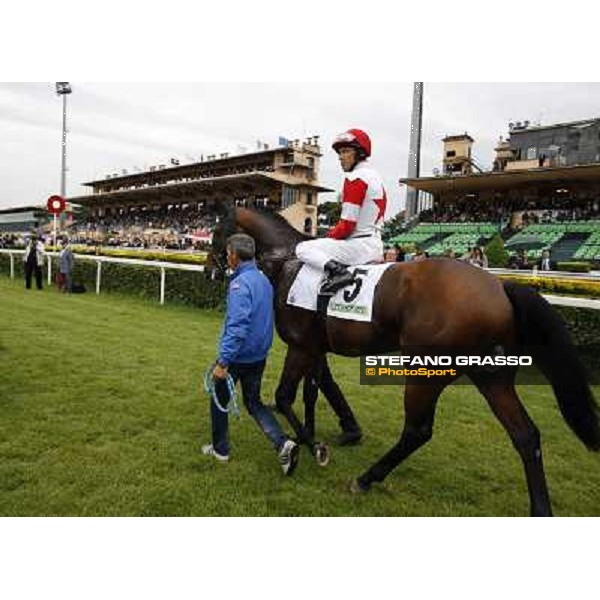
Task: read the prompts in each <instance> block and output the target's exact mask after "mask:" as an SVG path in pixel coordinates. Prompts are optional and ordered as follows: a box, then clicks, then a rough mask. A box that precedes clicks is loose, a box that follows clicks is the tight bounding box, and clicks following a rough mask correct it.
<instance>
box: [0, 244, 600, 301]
mask: <svg viewBox="0 0 600 600" xmlns="http://www.w3.org/2000/svg"><path fill="white" fill-rule="evenodd" d="M24 252H25V251H24V250H6V249H0V253H2V254H8V255H9V256H10V276H11V278H14V276H15V269H14V261H15V255H19V260H22V259H21V258H20V255H22V254H24ZM58 255H59V253H58V252H47V253H46V256H52V257H55V258H56V257H58ZM75 258H76V259H78V260H79V259H82V260H92V261H95V262H96V265H97V266H96V294H99V293H100V288H101V284H102V263H114V264H115V263H116V264H123V265H138V266H143V267H151V268H154V269H160V303H161V304H164V303H165V288H166V269H174V270H178V271H196V272H203V271H204V270H205V269H204V266H203V265H185V264H178V263H172V262H166V261H157V260H139V259H137V258H115V257H112V256H94V255H89V254H75ZM46 263H47V270H48V285H50V284H51V283H52V261H50V260H47V261H46ZM487 271H489V272H490V273H493V274H494V275H524V276H529V277H548V278H561V279H564V278H565V277H568V278H569V279H579V280H584V281H595V282H598V281H600V276H599V275H598V274H592V273H568V272H565V271H521V270H514V269H487ZM542 295H543V297H544V298H546V300H548V302H550V304H557V305H560V306H573V307H576V308H593V309H596V310H600V299H593V298H580V297H575V296H556V295H553V294H542Z"/></svg>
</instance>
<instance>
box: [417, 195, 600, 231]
mask: <svg viewBox="0 0 600 600" xmlns="http://www.w3.org/2000/svg"><path fill="white" fill-rule="evenodd" d="M515 213H522V218H523V224H524V225H529V224H531V223H552V222H556V221H559V222H564V221H581V220H588V219H594V218H598V217H600V200H599V199H590V200H586V201H581V200H577V201H576V200H574V199H572V198H567V197H564V198H563V197H560V196H557V197H555V198H552V199H549V200H548V201H547V202H544V203H540V202H539V201H538V200H528V199H526V198H518V199H507V198H503V199H497V200H489V201H483V200H482V201H478V200H474V199H473V198H461V199H460V200H457V201H456V202H450V203H443V204H441V205H438V206H436V207H435V208H434V209H430V210H426V211H423V212H421V214H420V215H419V218H420V221H421V222H436V223H463V222H470V223H481V222H491V223H508V222H509V221H510V220H511V217H512V215H513V214H515Z"/></svg>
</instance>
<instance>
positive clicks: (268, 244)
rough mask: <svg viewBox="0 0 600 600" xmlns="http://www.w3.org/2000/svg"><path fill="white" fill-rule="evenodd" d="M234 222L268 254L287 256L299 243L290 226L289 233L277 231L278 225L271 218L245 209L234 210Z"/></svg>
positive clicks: (294, 231)
mask: <svg viewBox="0 0 600 600" xmlns="http://www.w3.org/2000/svg"><path fill="white" fill-rule="evenodd" d="M236 222H237V224H238V225H239V226H240V227H241V228H242V229H243V230H244V231H245V232H246V233H247V234H248V235H250V236H252V237H253V238H254V239H255V240H256V242H257V244H258V245H259V246H260V247H261V248H262V250H263V251H266V252H267V253H268V254H274V255H284V254H289V253H290V252H291V251H292V250H293V249H294V247H295V246H296V244H297V243H298V242H299V241H300V239H297V238H298V235H297V232H296V230H295V229H294V228H293V227H292V226H291V225H290V226H289V229H290V230H289V232H288V231H279V229H280V224H279V223H276V222H275V220H274V219H273V218H272V217H270V216H269V215H266V214H261V213H258V212H256V211H252V210H248V209H246V208H237V209H236ZM294 234H296V235H294Z"/></svg>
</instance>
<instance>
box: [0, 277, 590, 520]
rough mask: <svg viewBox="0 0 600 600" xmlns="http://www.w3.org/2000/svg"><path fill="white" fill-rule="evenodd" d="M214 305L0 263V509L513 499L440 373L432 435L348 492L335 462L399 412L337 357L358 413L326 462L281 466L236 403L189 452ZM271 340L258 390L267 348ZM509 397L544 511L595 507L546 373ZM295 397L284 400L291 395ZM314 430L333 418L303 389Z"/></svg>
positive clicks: (268, 385)
mask: <svg viewBox="0 0 600 600" xmlns="http://www.w3.org/2000/svg"><path fill="white" fill-rule="evenodd" d="M221 317H222V315H220V314H219V313H216V312H209V311H200V310H196V309H191V308H186V307H174V306H168V307H161V306H159V305H157V304H153V303H150V302H146V301H142V300H136V299H131V298H127V297H122V296H114V295H113V296H96V295H94V294H91V293H88V294H84V295H74V296H62V295H59V294H57V293H56V292H55V290H54V289H44V291H42V292H38V291H37V290H30V291H26V290H24V289H23V288H22V284H21V282H20V281H11V280H9V279H7V278H5V277H0V515H3V516H15V515H45V516H49V515H123V516H135V515H148V516H150V515H182V516H183V515H257V516H258V515H373V516H375V515H445V516H452V515H526V514H527V513H528V497H527V491H526V485H525V480H524V475H523V472H522V468H521V464H520V460H519V458H518V456H517V454H516V452H515V451H514V450H513V448H512V446H511V445H510V442H509V441H508V438H507V437H506V435H505V433H504V431H503V430H502V429H501V427H500V425H499V424H498V423H497V421H496V420H495V419H494V418H493V416H492V415H491V413H490V411H489V409H488V408H487V405H486V404H485V401H484V400H483V398H481V396H479V395H478V394H477V393H476V392H475V391H474V390H473V389H472V388H469V387H454V388H451V389H448V390H447V391H446V392H445V393H444V395H443V397H442V399H441V401H440V405H439V409H438V416H437V420H436V430H435V434H434V437H433V440H432V442H431V443H430V444H429V445H428V446H426V447H425V448H423V449H422V450H421V451H419V452H418V453H417V454H415V455H414V456H413V457H411V458H410V459H408V460H407V461H406V462H405V463H404V464H403V465H401V466H400V467H399V468H398V469H397V470H396V471H394V472H393V473H392V474H391V475H390V476H389V477H388V479H387V480H386V481H385V482H384V483H383V484H381V485H378V486H376V487H374V489H373V490H372V491H371V492H370V493H369V494H366V495H363V496H359V497H355V496H352V495H350V494H349V493H348V492H347V491H346V490H347V485H348V482H349V481H350V479H351V478H353V477H355V476H356V475H358V474H360V473H361V472H362V471H363V470H364V469H365V467H367V466H368V465H370V464H371V463H372V462H373V461H374V460H375V459H376V458H378V457H379V456H380V455H381V454H383V453H384V452H385V451H386V450H387V449H389V447H390V446H391V445H392V444H393V443H394V441H395V440H396V438H397V435H398V432H399V429H400V426H401V421H402V403H401V401H400V390H398V389H396V388H393V387H387V386H379V387H366V386H360V385H359V384H358V366H357V363H356V361H354V360H351V359H341V358H335V359H333V360H332V366H333V371H334V374H335V375H336V376H337V378H338V380H339V381H340V382H341V385H342V387H343V389H344V390H345V392H346V393H347V397H348V399H349V401H350V403H351V404H352V406H353V408H354V409H355V412H356V414H357V417H358V419H359V421H360V423H361V425H362V426H363V428H364V431H365V440H364V442H363V444H361V445H360V446H357V447H353V448H337V447H335V446H334V447H333V456H332V461H331V463H330V465H329V466H328V467H327V468H324V469H323V468H319V467H318V466H317V465H316V464H315V463H314V461H313V459H312V457H311V456H310V453H309V452H308V451H307V450H306V449H303V451H302V454H301V462H300V465H299V467H298V470H297V471H296V473H295V475H294V477H293V478H289V479H286V478H284V477H283V476H282V474H281V472H280V470H279V466H278V464H277V462H276V457H275V454H274V452H273V450H272V449H271V447H270V445H269V444H268V443H267V441H266V439H264V438H263V437H262V435H261V434H260V432H259V431H258V429H257V427H256V426H255V424H254V422H253V421H252V420H251V418H250V417H249V416H248V415H247V414H246V413H244V414H243V416H242V420H241V421H236V420H233V421H232V423H231V440H232V459H231V462H230V463H229V464H226V465H222V464H215V463H214V462H213V461H212V460H210V459H208V458H206V457H203V456H201V455H200V454H199V447H200V445H201V443H203V442H206V441H208V440H209V430H210V425H209V420H208V401H207V398H206V397H205V395H204V393H203V391H202V389H201V386H200V383H199V382H200V379H201V374H202V373H203V370H204V369H205V368H206V366H207V365H208V364H209V363H210V362H211V360H212V359H213V358H214V351H215V345H216V341H217V337H218V334H219V330H220V323H221ZM283 350H284V347H283V345H282V344H281V343H280V342H279V341H278V342H277V343H276V344H275V347H274V349H273V351H272V354H271V357H270V361H269V363H268V367H267V371H266V375H265V379H264V391H263V399H264V400H266V401H269V402H270V401H272V398H273V393H274V390H275V385H276V382H277V377H278V373H279V372H280V369H281V365H282V361H283ZM522 397H523V399H524V401H525V404H526V405H527V407H528V410H529V412H530V414H531V416H532V417H533V419H534V420H535V421H536V423H537V425H538V426H539V428H540V430H541V432H542V440H543V450H544V455H545V461H546V473H547V477H548V483H549V487H550V494H551V497H552V500H553V505H554V511H555V514H557V515H600V457H599V456H597V455H592V454H590V453H589V452H587V451H586V450H585V449H584V447H583V446H582V445H581V444H580V443H579V441H578V440H576V438H575V437H574V436H573V435H572V434H571V432H570V431H569V430H568V429H567V427H566V425H565V424H564V422H563V421H562V418H561V417H560V415H559V413H558V410H557V408H556V403H555V401H554V398H553V396H552V394H551V392H550V390H549V388H546V387H529V388H527V389H523V394H522ZM298 408H300V401H299V402H298ZM317 429H318V436H317V437H318V438H319V439H325V440H333V438H334V436H335V435H336V434H337V433H338V428H337V424H336V420H335V418H334V417H333V415H332V412H331V410H330V409H329V408H328V407H327V406H326V404H325V402H323V401H321V400H320V401H319V405H318V414H317Z"/></svg>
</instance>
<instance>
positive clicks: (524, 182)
mask: <svg viewBox="0 0 600 600" xmlns="http://www.w3.org/2000/svg"><path fill="white" fill-rule="evenodd" d="M589 181H596V182H597V183H598V185H599V186H600V163H594V164H589V165H577V166H571V167H542V168H539V169H527V170H523V171H499V172H492V173H476V174H473V175H465V176H454V177H420V178H418V179H400V183H403V184H404V185H407V186H409V187H412V188H414V189H416V190H421V191H424V192H429V193H430V194H436V193H443V192H459V193H460V192H479V191H483V190H501V189H509V188H515V187H525V186H528V185H531V184H534V183H551V182H555V183H557V184H566V183H577V182H589Z"/></svg>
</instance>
